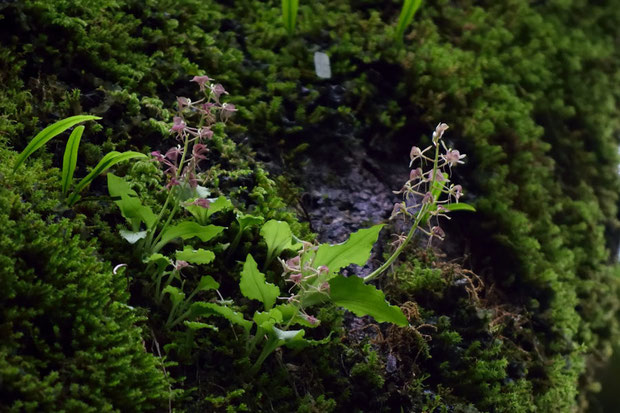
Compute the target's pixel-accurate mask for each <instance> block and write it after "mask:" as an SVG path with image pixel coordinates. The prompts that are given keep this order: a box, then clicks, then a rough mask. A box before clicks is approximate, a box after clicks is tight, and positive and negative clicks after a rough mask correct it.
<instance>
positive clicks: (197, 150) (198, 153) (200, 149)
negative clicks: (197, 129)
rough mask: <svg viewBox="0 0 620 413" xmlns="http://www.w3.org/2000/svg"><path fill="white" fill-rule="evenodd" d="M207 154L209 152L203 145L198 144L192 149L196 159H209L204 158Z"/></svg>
mask: <svg viewBox="0 0 620 413" xmlns="http://www.w3.org/2000/svg"><path fill="white" fill-rule="evenodd" d="M207 152H209V150H208V149H207V147H206V146H204V145H203V144H202V143H197V144H195V145H194V147H193V148H192V156H193V157H194V159H207V157H206V156H204V154H205V153H207Z"/></svg>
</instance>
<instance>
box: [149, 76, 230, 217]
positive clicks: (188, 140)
mask: <svg viewBox="0 0 620 413" xmlns="http://www.w3.org/2000/svg"><path fill="white" fill-rule="evenodd" d="M213 80H214V79H211V78H210V77H209V76H194V77H193V78H192V79H191V81H192V82H195V83H197V84H198V87H199V88H200V91H201V92H202V93H203V94H204V97H203V98H202V99H200V100H197V101H195V102H193V101H192V100H191V99H189V98H186V97H177V106H178V113H177V116H175V117H174V119H173V124H172V127H171V128H170V132H171V133H172V134H173V135H174V136H175V137H176V139H177V140H178V141H179V144H178V145H177V146H175V147H172V148H170V149H168V151H167V152H166V153H165V154H163V155H162V154H161V153H160V152H159V151H154V152H152V153H151V155H152V156H153V157H154V160H155V161H157V162H159V163H160V164H161V165H162V166H163V167H164V168H165V173H166V175H167V178H168V183H167V185H166V187H167V188H168V189H171V188H173V187H175V186H179V185H187V186H189V188H191V189H192V190H193V189H196V187H197V186H198V179H197V177H196V176H197V170H198V165H199V163H200V161H202V160H205V159H207V158H206V154H207V153H208V151H209V150H208V149H207V146H206V145H205V142H206V141H208V140H210V139H212V138H213V130H212V129H211V128H212V127H213V125H214V124H215V123H216V122H218V118H219V121H221V122H226V121H228V119H230V117H231V116H232V114H233V113H234V112H236V111H237V109H236V108H235V105H233V104H230V103H222V102H220V97H221V96H222V95H227V94H228V92H226V90H224V87H223V86H222V85H221V84H219V83H217V84H214V83H212V81H213ZM191 120H196V121H197V123H196V126H195V127H190V126H189V123H190V121H191ZM205 201H206V200H201V199H199V200H197V201H195V203H194V204H195V205H198V206H201V207H204V208H207V207H208V206H209V205H208V202H205Z"/></svg>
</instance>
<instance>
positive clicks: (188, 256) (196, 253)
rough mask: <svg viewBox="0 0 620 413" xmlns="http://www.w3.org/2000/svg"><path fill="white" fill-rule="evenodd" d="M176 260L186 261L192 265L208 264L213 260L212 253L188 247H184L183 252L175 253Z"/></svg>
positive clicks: (213, 255)
mask: <svg viewBox="0 0 620 413" xmlns="http://www.w3.org/2000/svg"><path fill="white" fill-rule="evenodd" d="M176 258H177V260H181V261H187V262H189V263H192V264H209V263H210V262H212V261H213V260H214V259H215V254H214V253H213V251H209V250H203V249H202V248H199V249H197V250H195V249H194V248H192V247H191V246H189V245H186V246H185V248H184V249H183V251H177V252H176Z"/></svg>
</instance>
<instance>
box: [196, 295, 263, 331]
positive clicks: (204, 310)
mask: <svg viewBox="0 0 620 413" xmlns="http://www.w3.org/2000/svg"><path fill="white" fill-rule="evenodd" d="M190 312H191V314H192V315H194V316H196V317H209V316H212V315H217V316H220V317H224V318H225V319H227V320H228V321H230V322H231V323H233V324H237V325H239V326H241V327H243V328H244V329H245V330H246V331H248V332H249V331H250V329H251V328H252V322H251V321H248V320H246V319H245V318H243V314H241V313H238V312H236V311H233V310H232V309H231V308H229V307H225V306H221V305H218V304H215V303H205V302H202V301H199V302H196V303H193V304H192V305H191V307H190Z"/></svg>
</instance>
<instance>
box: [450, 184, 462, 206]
mask: <svg viewBox="0 0 620 413" xmlns="http://www.w3.org/2000/svg"><path fill="white" fill-rule="evenodd" d="M450 195H452V196H453V197H454V199H456V202H459V198H460V197H461V196H462V195H463V187H462V186H461V185H454V186H453V187H451V188H450Z"/></svg>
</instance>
